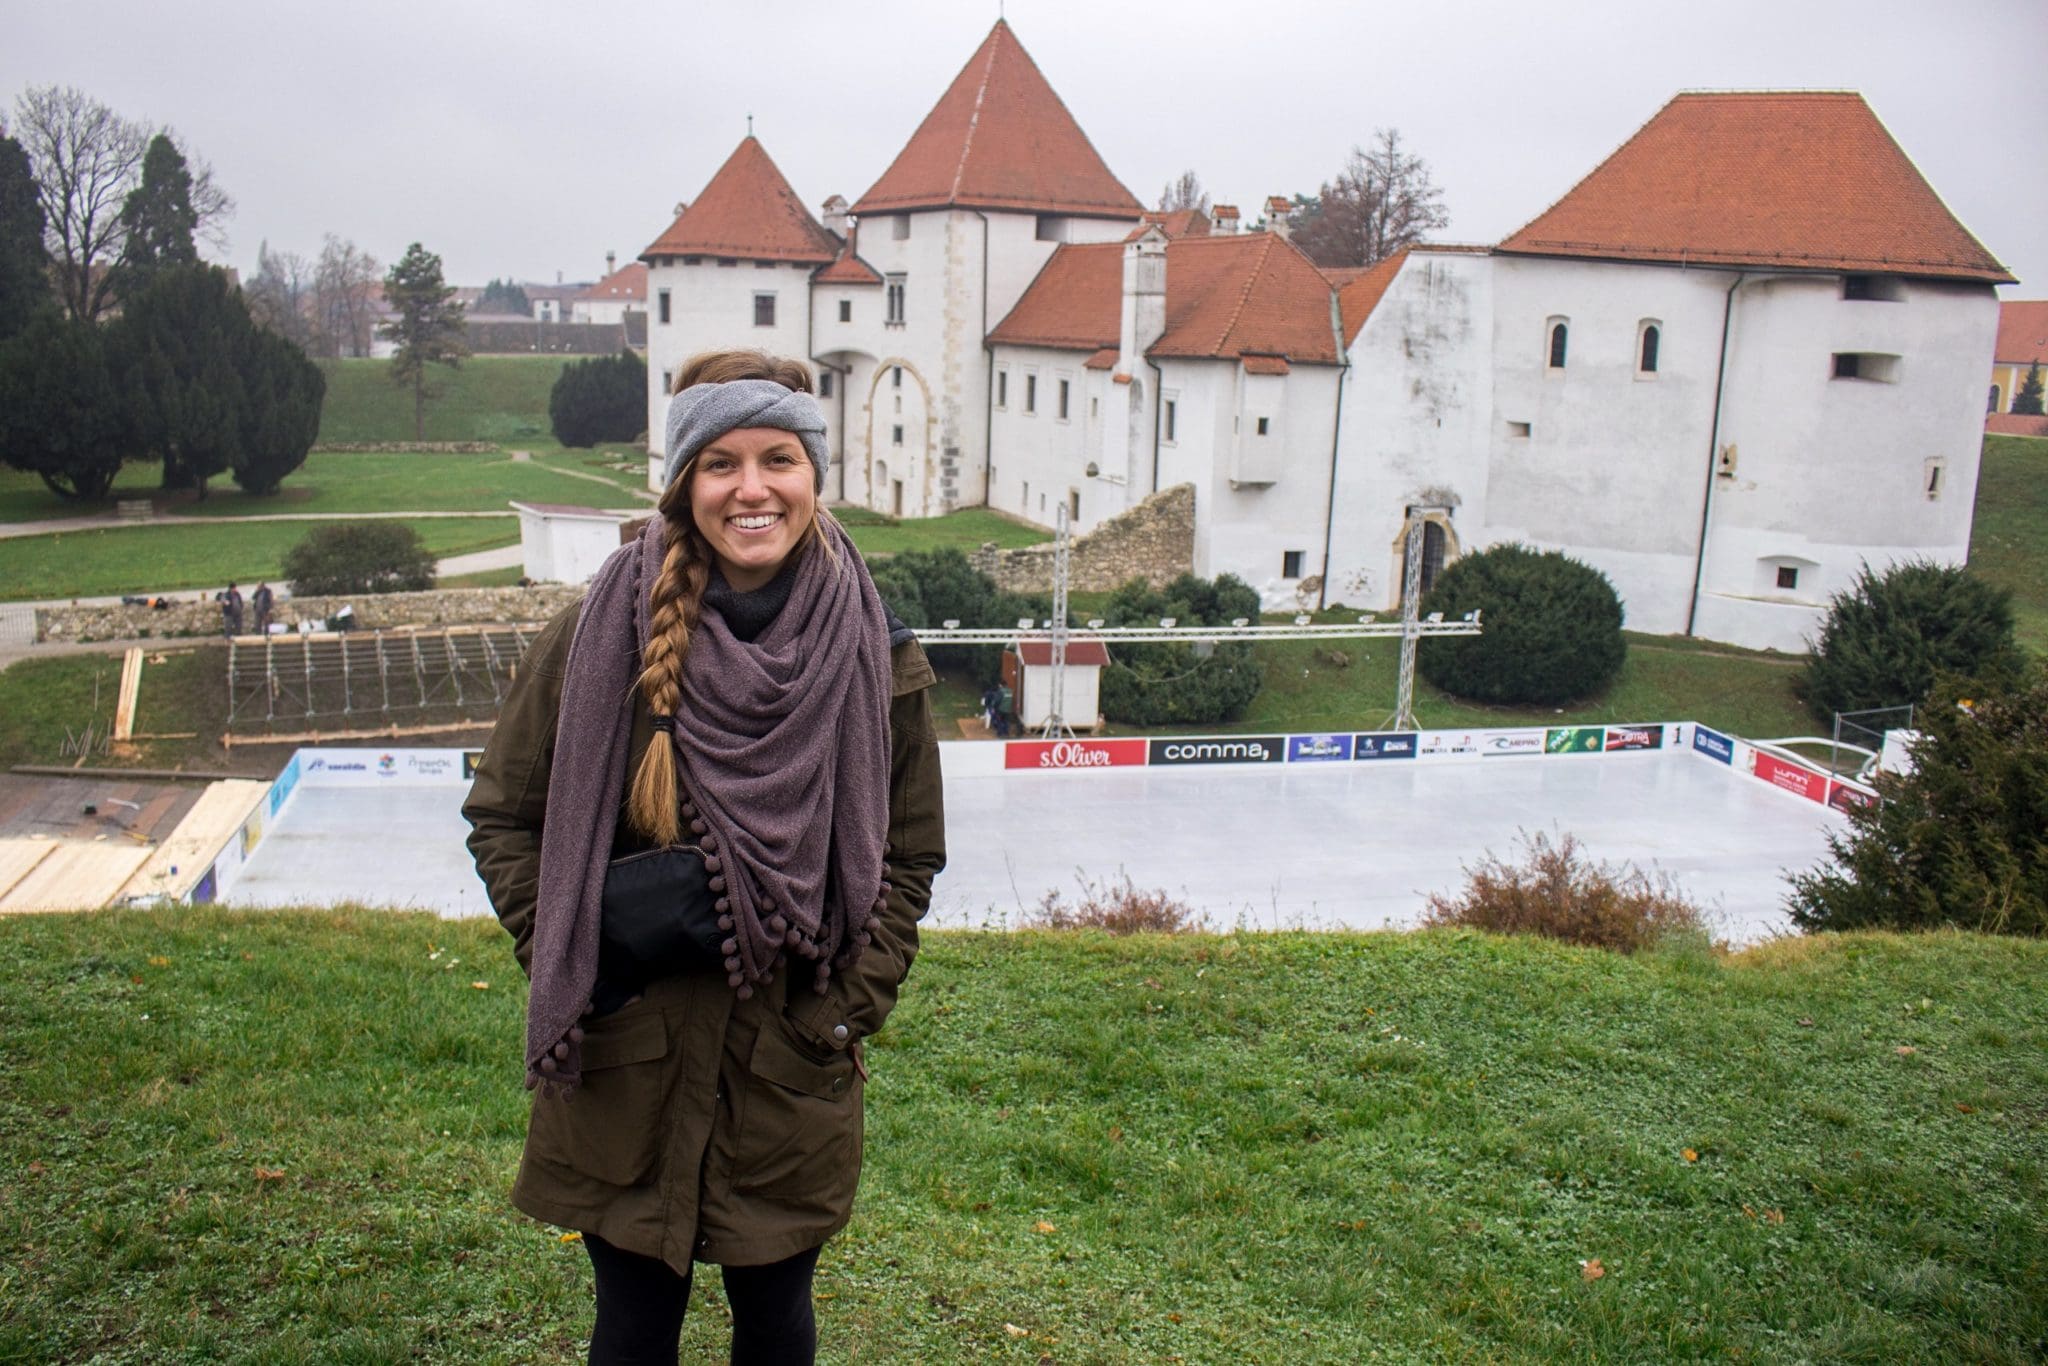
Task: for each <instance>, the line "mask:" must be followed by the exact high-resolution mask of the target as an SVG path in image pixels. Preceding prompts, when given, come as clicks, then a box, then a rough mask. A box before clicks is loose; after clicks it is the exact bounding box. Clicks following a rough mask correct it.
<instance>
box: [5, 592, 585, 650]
mask: <svg viewBox="0 0 2048 1366" xmlns="http://www.w3.org/2000/svg"><path fill="white" fill-rule="evenodd" d="M582 595H583V585H582V584H580V583H546V584H537V585H535V586H534V587H532V588H442V589H433V590H430V591H428V592H424V593H363V594H359V595H357V596H354V597H306V598H286V599H284V600H282V601H280V602H279V603H278V605H277V610H276V612H275V613H273V614H272V615H273V620H276V621H279V622H282V623H283V624H285V625H287V626H293V627H296V626H297V625H298V623H299V622H300V621H303V620H324V619H325V618H327V617H328V616H331V615H332V614H333V613H334V612H336V611H337V610H339V609H340V607H341V605H342V604H343V603H348V604H349V605H350V606H352V607H354V608H355V618H356V625H357V627H358V628H360V629H362V630H378V629H388V628H391V627H395V626H472V625H483V624H494V623H503V622H522V621H546V620H547V619H548V618H549V617H552V616H553V615H554V614H555V613H556V612H559V611H560V610H561V609H562V608H564V607H566V606H568V605H569V604H570V603H571V602H574V601H575V600H576V599H577V598H579V597H581V596H582ZM167 596H169V597H170V598H172V599H174V601H172V602H171V605H170V606H169V607H167V608H165V609H163V610H161V611H159V610H157V609H155V608H151V607H125V606H74V607H39V608H37V609H36V639H37V640H38V641H45V640H47V641H88V640H138V639H152V640H153V639H176V638H179V637H196V636H216V637H217V636H219V635H220V633H221V621H220V606H219V604H217V603H215V602H214V601H213V599H212V597H211V596H210V595H204V594H198V593H186V594H171V595H167ZM247 596H248V595H247V593H246V592H245V593H244V594H243V597H244V600H245V601H244V605H243V608H242V622H243V625H244V626H245V627H249V626H253V625H254V624H255V621H254V614H253V613H251V612H250V611H249V608H248V606H247V602H246V599H247Z"/></svg>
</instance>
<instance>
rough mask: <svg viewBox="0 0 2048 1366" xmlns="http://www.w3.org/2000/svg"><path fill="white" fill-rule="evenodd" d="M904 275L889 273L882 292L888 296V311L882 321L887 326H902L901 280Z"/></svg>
mask: <svg viewBox="0 0 2048 1366" xmlns="http://www.w3.org/2000/svg"><path fill="white" fill-rule="evenodd" d="M904 279H905V277H904V276H901V275H891V276H889V277H888V284H887V286H886V287H885V290H884V292H885V293H886V295H887V296H888V299H887V302H888V312H887V314H886V315H885V316H884V317H883V319H882V321H883V322H884V323H885V324H886V325H887V326H889V327H901V326H903V282H904Z"/></svg>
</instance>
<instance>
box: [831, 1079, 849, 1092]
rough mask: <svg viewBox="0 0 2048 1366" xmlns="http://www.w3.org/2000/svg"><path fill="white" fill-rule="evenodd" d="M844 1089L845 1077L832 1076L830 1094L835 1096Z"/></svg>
mask: <svg viewBox="0 0 2048 1366" xmlns="http://www.w3.org/2000/svg"><path fill="white" fill-rule="evenodd" d="M845 1089H846V1078H845V1077H834V1078H832V1094H833V1095H835V1096H836V1095H838V1094H839V1093H840V1092H841V1091H844V1090H845Z"/></svg>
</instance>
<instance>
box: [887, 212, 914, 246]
mask: <svg viewBox="0 0 2048 1366" xmlns="http://www.w3.org/2000/svg"><path fill="white" fill-rule="evenodd" d="M889 236H890V237H892V238H894V239H895V240H896V241H898V242H901V241H903V240H904V239H906V238H908V237H909V236H910V215H909V214H907V213H899V214H897V215H896V216H895V217H894V218H893V219H891V220H890V221H889Z"/></svg>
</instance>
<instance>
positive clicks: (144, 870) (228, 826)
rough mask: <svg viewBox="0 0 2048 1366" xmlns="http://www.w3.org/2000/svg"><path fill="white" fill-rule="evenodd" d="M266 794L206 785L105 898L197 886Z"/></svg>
mask: <svg viewBox="0 0 2048 1366" xmlns="http://www.w3.org/2000/svg"><path fill="white" fill-rule="evenodd" d="M269 791H270V784H269V783H266V782H260V781H257V780H254V779H248V778H230V779H226V780H224V781H221V782H217V783H209V784H208V785H207V788H206V791H204V792H202V793H200V794H199V800H198V801H197V802H194V803H193V805H192V809H191V810H190V811H187V812H186V813H185V819H183V820H181V821H179V822H178V826H177V829H175V830H173V831H171V833H170V834H169V835H167V836H165V837H164V839H163V841H162V842H161V843H159V844H158V845H157V846H156V848H155V849H151V850H145V851H144V853H145V854H147V855H148V857H147V859H145V860H143V861H141V863H140V866H139V867H137V868H135V869H132V870H131V871H132V873H133V876H132V877H131V878H130V879H129V880H128V882H127V884H126V885H125V886H123V887H120V888H118V889H117V891H116V892H115V893H113V894H110V895H116V896H118V897H119V898H120V899H122V900H126V899H128V898H131V897H168V898H170V899H171V900H174V901H176V900H181V899H182V898H184V897H185V896H187V895H188V894H190V892H191V891H192V889H193V888H194V887H196V886H197V885H199V879H200V878H202V877H204V876H205V875H206V870H207V869H208V868H210V867H212V866H213V858H214V855H216V854H218V853H219V852H220V851H221V847H222V846H223V845H225V844H226V843H227V842H228V841H229V840H230V839H232V838H235V837H236V833H237V832H238V831H239V830H240V829H241V828H242V822H244V821H246V820H247V819H248V818H249V813H250V812H252V811H254V810H255V809H256V808H257V807H258V806H260V805H262V803H263V800H264V798H265V796H266V795H268V793H269ZM0 904H4V903H0Z"/></svg>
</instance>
